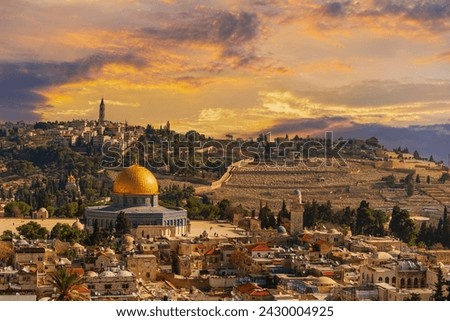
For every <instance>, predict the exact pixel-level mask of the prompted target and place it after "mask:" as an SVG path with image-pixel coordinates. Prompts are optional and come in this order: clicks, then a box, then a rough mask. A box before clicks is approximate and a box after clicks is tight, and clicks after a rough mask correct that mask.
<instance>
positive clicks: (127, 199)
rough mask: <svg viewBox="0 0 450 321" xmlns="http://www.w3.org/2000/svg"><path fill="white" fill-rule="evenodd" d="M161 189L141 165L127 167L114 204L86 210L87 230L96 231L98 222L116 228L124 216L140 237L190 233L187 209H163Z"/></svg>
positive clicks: (116, 185)
mask: <svg viewBox="0 0 450 321" xmlns="http://www.w3.org/2000/svg"><path fill="white" fill-rule="evenodd" d="M158 190H159V188H158V182H157V180H156V178H155V176H154V175H153V174H152V172H150V171H149V170H148V169H146V168H145V167H141V166H138V165H133V166H131V167H128V168H125V169H124V170H123V171H121V172H120V173H119V175H118V176H117V178H116V179H115V181H114V186H113V193H112V204H111V205H107V206H93V207H88V208H87V209H86V212H85V222H86V228H87V229H88V230H89V231H92V229H93V227H94V224H95V222H97V224H98V225H99V227H102V228H108V227H110V226H114V225H115V223H116V219H117V216H118V215H119V213H123V214H124V215H125V217H126V218H127V219H128V221H129V222H130V225H131V229H132V234H134V236H135V237H137V238H147V239H149V238H153V237H157V236H181V235H185V234H187V233H189V227H188V219H187V212H186V210H184V209H182V208H178V207H177V208H166V207H163V206H160V205H159V203H158Z"/></svg>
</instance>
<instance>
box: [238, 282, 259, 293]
mask: <svg viewBox="0 0 450 321" xmlns="http://www.w3.org/2000/svg"><path fill="white" fill-rule="evenodd" d="M257 288H258V286H257V285H255V284H253V283H245V284H240V285H238V286H237V287H236V290H237V291H239V292H241V293H248V292H251V291H253V290H255V289H257Z"/></svg>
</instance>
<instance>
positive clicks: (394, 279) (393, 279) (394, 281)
mask: <svg viewBox="0 0 450 321" xmlns="http://www.w3.org/2000/svg"><path fill="white" fill-rule="evenodd" d="M395 283H397V278H396V277H395V276H393V277H392V285H394V286H395Z"/></svg>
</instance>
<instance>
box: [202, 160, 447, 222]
mask: <svg viewBox="0 0 450 321" xmlns="http://www.w3.org/2000/svg"><path fill="white" fill-rule="evenodd" d="M391 174H393V175H394V176H395V177H396V178H397V180H401V179H403V178H404V177H406V175H407V174H408V172H406V171H404V170H403V171H400V170H387V169H379V168H375V167H374V166H373V163H372V162H369V161H359V160H355V161H349V162H348V166H343V167H319V168H308V167H306V166H305V165H304V164H301V165H299V166H295V167H282V166H277V167H275V166H265V165H247V166H245V167H242V168H236V169H235V170H234V172H233V175H232V176H231V178H230V179H229V180H228V181H227V182H226V183H224V184H223V185H222V187H221V188H219V189H217V190H215V191H213V192H211V193H210V194H209V195H210V196H211V197H212V198H213V199H214V200H221V199H223V198H228V199H230V200H232V201H233V202H234V203H241V204H242V205H244V206H246V207H248V208H258V207H259V204H260V201H262V202H263V203H265V202H267V203H268V204H269V205H270V206H271V207H272V208H274V209H278V208H279V207H280V204H281V202H282V200H283V199H285V200H287V201H288V202H296V201H298V196H297V194H296V190H297V189H298V190H300V191H301V193H302V196H303V201H304V202H305V201H308V200H309V201H312V200H314V199H315V200H316V201H318V202H326V201H327V200H330V201H331V202H332V204H333V207H335V208H342V207H345V206H351V207H357V206H358V205H359V203H360V201H361V200H363V199H364V200H367V201H369V202H370V204H371V206H372V207H375V208H381V209H385V210H387V211H390V210H391V209H392V207H393V206H394V205H396V204H398V205H400V206H401V207H403V208H408V209H409V210H410V211H411V212H412V213H413V214H415V215H425V214H426V212H427V211H430V210H433V211H434V210H435V211H439V212H440V213H442V212H441V210H442V208H443V204H444V202H443V201H444V197H443V194H445V192H443V193H441V194H438V193H437V192H435V193H434V194H433V193H430V191H431V188H432V187H433V186H438V184H436V183H437V182H435V181H436V179H435V177H438V176H439V173H434V172H433V173H430V176H432V184H431V185H427V186H425V185H426V184H417V186H416V189H415V193H414V195H413V196H411V197H408V196H407V195H406V192H405V189H404V188H387V187H386V186H385V184H384V182H383V181H382V178H383V177H386V176H389V175H391ZM421 175H423V173H421ZM439 187H440V188H447V187H446V186H445V185H442V184H439ZM427 188H429V189H430V190H427ZM449 189H450V188H449ZM439 191H443V190H441V189H439ZM447 195H450V194H449V193H447ZM439 197H441V198H439ZM447 200H448V201H449V203H450V198H446V199H445V201H447Z"/></svg>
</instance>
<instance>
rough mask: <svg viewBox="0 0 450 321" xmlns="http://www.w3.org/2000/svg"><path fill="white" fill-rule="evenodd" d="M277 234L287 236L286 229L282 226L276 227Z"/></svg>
mask: <svg viewBox="0 0 450 321" xmlns="http://www.w3.org/2000/svg"><path fill="white" fill-rule="evenodd" d="M277 233H278V234H287V231H286V228H285V227H284V226H281V225H280V226H278V227H277Z"/></svg>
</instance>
